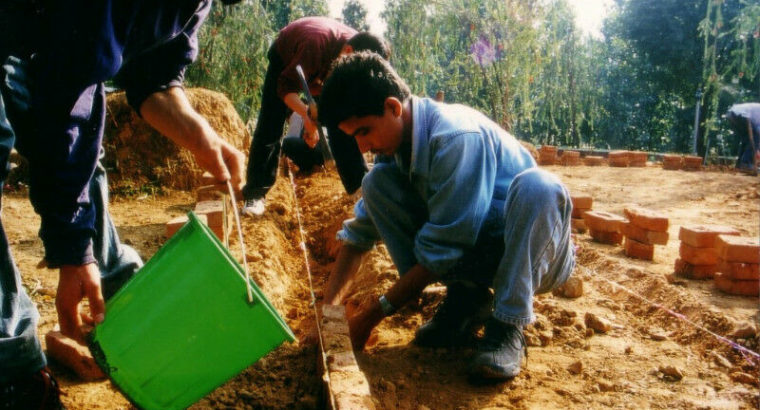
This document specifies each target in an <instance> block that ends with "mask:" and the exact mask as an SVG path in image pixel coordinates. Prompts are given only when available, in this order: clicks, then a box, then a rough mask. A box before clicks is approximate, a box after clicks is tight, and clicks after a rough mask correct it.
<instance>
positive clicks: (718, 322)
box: [3, 166, 760, 409]
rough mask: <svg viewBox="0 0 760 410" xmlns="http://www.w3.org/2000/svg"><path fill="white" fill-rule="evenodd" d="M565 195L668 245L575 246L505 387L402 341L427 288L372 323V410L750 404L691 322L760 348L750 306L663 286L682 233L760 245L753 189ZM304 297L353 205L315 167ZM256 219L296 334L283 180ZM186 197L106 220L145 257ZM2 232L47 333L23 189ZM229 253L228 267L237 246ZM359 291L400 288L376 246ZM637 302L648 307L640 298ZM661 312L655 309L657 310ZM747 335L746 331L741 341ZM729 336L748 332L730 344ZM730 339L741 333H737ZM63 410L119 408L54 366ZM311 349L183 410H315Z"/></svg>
mask: <svg viewBox="0 0 760 410" xmlns="http://www.w3.org/2000/svg"><path fill="white" fill-rule="evenodd" d="M548 169H549V170H550V171H551V172H554V173H556V174H557V175H559V176H560V178H561V179H562V180H563V181H564V182H565V183H566V184H567V185H568V187H569V188H570V190H571V191H574V192H575V191H578V192H586V193H589V194H591V195H592V196H593V197H594V199H595V203H594V209H598V210H605V211H610V212H615V213H620V212H621V211H622V207H623V206H624V205H625V204H626V203H630V202H635V203H638V204H639V205H642V206H645V207H649V208H652V209H657V210H660V211H663V212H664V213H666V214H667V215H668V216H669V217H670V222H671V228H670V230H669V233H670V240H669V241H668V244H667V245H665V246H658V247H657V250H656V251H655V260H654V261H652V262H647V261H638V260H634V259H629V258H626V257H625V256H624V255H623V253H622V248H620V247H615V246H609V245H601V244H597V243H594V242H592V241H591V240H590V238H589V237H588V236H587V235H578V236H576V243H577V244H578V245H579V251H578V266H579V267H578V269H577V270H576V272H575V273H574V275H577V276H578V277H581V278H583V280H584V295H583V296H582V297H580V298H577V299H566V298H560V297H557V296H553V295H551V294H547V295H540V296H538V297H536V299H535V303H534V306H535V311H536V313H537V319H538V320H537V322H536V323H535V324H533V325H531V326H529V327H528V328H527V329H526V335H527V337H528V341H529V344H530V346H529V349H528V360H527V362H526V364H525V366H524V370H523V372H522V373H521V374H520V375H519V376H518V377H517V378H515V379H514V380H512V381H510V382H508V383H503V384H498V385H490V386H476V385H471V384H469V383H468V381H467V378H466V377H465V376H464V369H465V365H466V360H467V357H468V355H469V354H470V352H469V351H467V350H446V349H436V350H428V349H420V348H417V347H415V346H413V345H411V344H410V341H411V339H412V338H413V335H414V330H415V329H416V328H417V326H419V324H421V323H423V322H424V321H425V320H427V319H428V318H429V317H430V316H432V314H433V312H434V310H435V304H436V303H437V302H438V301H439V300H440V299H441V297H442V294H441V292H435V291H434V292H426V293H425V294H424V295H423V296H422V297H421V298H420V299H419V301H417V302H416V303H413V304H411V306H407V307H405V308H403V309H401V311H400V312H399V313H398V314H396V315H394V316H393V317H390V318H388V319H386V320H384V321H383V322H382V323H381V324H380V326H379V327H378V329H377V332H376V340H375V341H374V344H372V345H371V346H368V347H367V349H366V350H365V351H363V352H360V353H357V358H358V360H359V364H360V366H361V368H362V370H363V371H364V372H365V374H366V376H367V378H368V380H369V382H370V387H371V390H372V394H373V397H374V399H375V401H376V405H377V407H378V408H383V409H395V408H400V409H425V408H429V409H460V408H461V409H479V408H606V407H620V408H684V409H687V408H689V409H690V408H726V409H733V408H757V406H758V397H759V396H758V392H759V390H758V385H757V380H758V375H759V372H758V363H757V362H756V361H753V360H751V358H750V357H745V356H743V355H742V354H740V353H739V352H738V351H737V350H736V349H733V348H732V347H730V346H729V345H728V344H726V343H724V342H721V341H719V340H718V339H716V338H715V337H713V336H711V335H710V334H708V333H706V332H705V331H704V330H699V329H698V328H696V327H694V326H693V325H692V324H689V323H687V322H685V321H684V320H682V319H679V318H676V317H673V316H672V315H671V314H668V313H667V312H666V311H665V310H663V309H662V308H668V309H671V310H672V311H675V312H678V314H681V315H683V316H682V318H683V319H688V320H689V321H690V322H692V323H693V324H694V325H697V326H699V327H701V328H703V329H706V330H709V331H711V332H713V333H715V334H718V335H722V336H725V337H727V338H728V339H730V340H731V341H733V342H736V343H738V344H739V345H741V346H744V347H746V348H748V349H751V350H752V351H754V352H757V351H758V335H757V323H758V300H757V299H756V298H744V297H737V296H729V295H725V294H723V293H721V292H719V291H717V290H715V289H714V288H713V286H712V284H711V282H710V281H694V280H687V279H682V278H678V277H673V276H672V275H670V274H671V273H672V271H673V261H674V260H675V258H676V256H677V254H678V243H679V241H678V239H677V236H678V235H677V232H678V227H679V226H681V225H684V224H687V223H720V224H725V225H730V226H734V227H736V228H737V229H739V230H740V231H741V232H742V235H746V236H751V235H755V236H757V235H759V234H760V227H759V226H758V223H757V221H759V220H760V209H758V206H757V203H758V198H760V191H759V188H760V185H758V181H757V179H755V178H751V177H748V176H743V175H740V174H734V173H730V172H696V173H689V172H683V171H663V170H661V169H659V168H656V167H651V166H650V167H647V168H643V169H614V168H607V167H603V168H588V167H549V168H548ZM296 184H297V188H296V192H297V194H298V198H299V202H300V204H301V211H302V212H303V216H304V218H303V221H304V229H305V232H306V238H307V245H308V249H309V252H310V254H311V256H312V258H311V270H312V274H313V275H314V284H315V288H316V290H317V296H318V297H319V296H320V294H321V288H322V286H323V284H324V281H325V279H326V276H327V274H328V273H329V271H330V269H331V267H332V263H333V261H332V260H331V258H330V257H329V256H327V251H326V250H327V247H328V244H329V242H331V241H333V240H334V239H333V237H334V233H335V231H336V230H337V229H338V228H339V226H340V223H341V221H342V220H343V219H345V218H346V217H347V216H349V215H350V214H351V212H352V206H353V202H354V199H355V198H350V197H348V196H346V195H345V194H344V193H343V190H342V187H341V185H340V182H339V180H338V178H337V176H335V175H333V174H324V173H321V172H317V173H314V174H312V175H308V176H307V175H298V176H297V177H296ZM268 198H269V207H268V210H267V213H266V214H265V215H264V217H263V218H260V219H256V220H253V219H244V221H243V223H244V236H245V241H246V246H247V249H248V261H249V263H250V267H251V272H252V273H253V275H254V278H255V280H256V282H257V283H258V285H259V286H260V287H261V288H262V290H263V291H264V293H265V294H266V295H267V296H268V298H269V299H270V300H271V301H272V303H273V305H274V306H275V307H276V308H277V310H278V311H279V312H280V313H281V314H282V315H283V317H285V320H286V321H287V323H288V325H289V326H290V327H291V328H292V329H293V330H294V332H295V333H296V335H297V336H302V335H303V334H304V333H305V332H308V331H309V330H310V329H311V326H312V325H313V320H314V316H313V308H312V307H311V306H310V303H309V302H310V295H309V290H308V280H307V274H306V270H305V266H304V262H303V260H304V259H303V254H302V253H301V250H300V241H301V239H300V235H299V232H298V223H297V218H296V214H295V206H294V199H293V195H292V188H291V185H290V181H289V180H288V179H287V178H286V177H284V176H282V175H281V176H280V177H279V178H278V181H277V184H276V185H275V187H274V189H273V190H272V192H271V193H270V195H269V197H268ZM194 202H195V201H194V198H193V197H192V196H191V195H190V194H188V193H184V192H174V191H171V192H169V193H168V194H167V195H163V196H139V197H116V198H114V200H113V203H112V205H111V210H112V213H113V216H114V219H115V221H116V225H117V226H118V228H119V232H120V234H121V236H122V239H123V240H124V241H125V242H126V243H128V244H131V245H132V246H134V247H135V248H136V249H137V250H138V251H139V252H140V253H141V255H142V256H143V257H144V258H146V259H147V258H148V257H150V256H151V255H152V254H154V253H155V252H156V251H157V250H158V248H159V247H160V245H161V244H162V243H163V242H164V241H165V239H164V238H163V229H164V227H163V224H164V223H165V222H166V221H167V220H169V219H170V218H171V217H173V216H176V215H180V214H182V213H185V212H187V211H188V210H190V209H192V207H193V204H194ZM3 205H4V209H3V223H4V225H5V227H6V230H7V231H8V235H9V239H10V241H11V246H12V249H13V250H14V257H15V258H16V260H17V262H18V264H19V266H20V268H21V271H22V277H23V281H24V285H25V286H26V287H27V289H28V290H29V291H30V294H31V295H32V298H33V300H34V301H35V302H36V303H37V305H38V307H39V310H40V312H41V325H40V329H39V332H40V334H41V335H42V334H44V333H46V332H47V331H49V330H51V329H52V328H53V326H54V325H55V324H56V318H55V307H54V295H55V290H54V289H55V283H56V281H57V277H56V276H57V275H56V273H55V272H54V271H48V270H43V269H37V268H36V267H35V265H36V263H37V262H38V261H39V259H40V258H41V256H42V252H41V243H40V241H39V239H38V238H37V237H36V226H38V224H39V220H38V219H37V218H36V215H34V214H33V211H32V210H31V207H30V206H29V204H28V199H27V198H26V195H25V194H24V193H23V192H19V193H16V194H11V195H8V196H6V197H4V198H3ZM230 247H231V250H232V253H233V255H235V256H236V257H238V258H240V257H241V255H240V252H239V250H238V249H239V247H238V244H237V243H236V240H235V236H233V237H232V241H231V246H230ZM359 274H360V277H361V278H362V281H361V283H362V286H361V287H360V288H358V289H355V292H354V294H353V296H352V297H351V298H350V299H349V300H348V301H347V305H348V307H349V310H350V308H351V307H352V306H353V305H355V304H356V303H358V302H359V301H361V300H363V299H364V298H365V297H367V296H369V295H376V294H379V293H381V292H383V290H384V289H385V288H387V287H388V286H390V284H391V283H392V282H393V281H394V280H395V279H396V278H397V274H396V271H395V268H394V266H393V264H392V262H391V261H390V259H389V257H388V255H387V252H386V251H385V250H384V247H383V246H382V245H380V246H378V248H377V249H376V250H375V251H373V252H372V253H371V254H370V255H369V257H368V258H367V259H366V261H365V263H364V265H363V267H362V269H361V271H360V273H359ZM643 299H646V301H644V300H643ZM658 305H659V306H660V307H658ZM587 313H591V314H594V315H596V316H597V317H601V318H604V319H606V320H608V321H609V322H610V323H611V324H612V328H611V330H610V331H609V332H607V333H595V332H593V331H591V332H590V331H589V329H587V328H586V325H585V323H584V316H585V315H586V314H587ZM747 329H749V330H747ZM741 330H745V332H744V334H741V332H740V331H741ZM737 335H738V336H737ZM52 368H53V370H54V372H55V374H56V375H57V376H58V377H59V379H60V381H61V384H62V386H63V389H64V391H65V392H66V394H67V395H66V396H65V397H64V402H65V404H66V405H67V406H68V407H69V408H72V409H84V408H105V409H115V408H127V407H129V403H128V402H127V401H126V399H124V397H123V396H121V394H120V393H119V392H118V390H117V389H115V388H114V386H113V385H111V383H110V382H107V381H106V382H99V383H83V382H81V381H79V380H77V379H76V378H75V377H74V376H73V375H72V374H71V373H69V372H68V371H67V370H66V369H64V368H62V367H60V366H58V365H57V364H55V363H52ZM319 377H320V376H319V375H318V374H317V370H316V348H315V347H314V346H303V345H300V344H298V343H293V344H285V345H283V346H281V347H280V348H278V349H276V350H275V351H274V352H272V353H271V354H269V355H268V356H266V357H264V358H263V359H261V360H260V361H259V362H257V363H256V364H254V365H253V366H251V367H250V368H248V369H247V370H245V371H244V372H243V373H241V374H240V375H238V376H237V377H235V378H234V379H232V380H231V381H229V382H228V383H226V384H225V385H224V386H222V387H220V388H218V389H217V390H215V391H214V392H212V393H211V394H209V395H208V396H207V397H205V398H204V399H202V400H201V401H199V402H198V403H197V404H196V405H195V406H194V407H193V408H198V409H200V408H322V407H323V406H324V395H323V391H322V383H321V380H320V378H319Z"/></svg>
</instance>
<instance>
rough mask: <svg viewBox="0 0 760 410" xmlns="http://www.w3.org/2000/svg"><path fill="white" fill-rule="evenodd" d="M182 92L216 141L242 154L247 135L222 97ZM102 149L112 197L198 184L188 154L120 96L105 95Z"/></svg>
mask: <svg viewBox="0 0 760 410" xmlns="http://www.w3.org/2000/svg"><path fill="white" fill-rule="evenodd" d="M186 93H187V96H188V98H189V100H190V103H191V105H192V106H193V108H195V110H196V111H198V112H199V113H200V114H201V115H202V116H203V117H204V118H206V120H208V122H209V124H211V127H212V128H214V130H216V132H217V133H218V134H219V136H221V137H222V138H224V139H225V140H227V141H229V142H230V143H232V144H233V145H234V146H236V147H237V148H239V149H241V150H243V151H247V149H248V145H249V143H250V140H251V137H250V134H249V132H248V130H247V128H246V126H245V124H244V123H243V121H242V120H241V119H240V117H239V116H238V114H237V112H236V111H235V108H234V107H233V106H232V103H231V102H230V101H229V100H228V99H227V97H226V96H225V95H224V94H222V93H218V92H215V91H209V90H205V89H202V88H193V89H188V90H186ZM103 147H104V148H105V151H106V156H105V160H104V161H105V166H106V168H107V169H108V177H109V179H110V186H111V189H112V190H114V191H116V192H126V193H133V192H136V191H139V190H141V189H144V187H146V186H154V187H162V188H173V189H181V190H188V189H191V188H193V187H195V186H198V185H199V181H200V176H201V174H202V173H203V171H202V170H201V169H200V168H199V167H198V166H197V165H196V163H195V160H194V159H193V156H192V154H190V152H189V151H188V150H186V149H183V148H180V147H178V146H176V145H175V144H174V143H172V142H171V141H170V140H169V139H167V138H165V137H163V136H162V135H160V134H159V133H158V132H156V131H155V130H154V129H153V128H151V127H150V125H148V124H147V123H146V122H145V121H143V119H142V118H140V117H139V116H138V115H137V113H135V111H134V110H133V109H132V108H131V107H130V106H129V104H127V98H126V96H125V95H124V93H123V92H118V93H113V94H110V95H109V96H108V117H107V119H106V130H105V137H104V140H103Z"/></svg>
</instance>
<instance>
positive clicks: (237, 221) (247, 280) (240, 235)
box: [227, 179, 253, 304]
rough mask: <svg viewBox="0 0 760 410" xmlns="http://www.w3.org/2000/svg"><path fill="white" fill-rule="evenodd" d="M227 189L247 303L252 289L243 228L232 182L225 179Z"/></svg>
mask: <svg viewBox="0 0 760 410" xmlns="http://www.w3.org/2000/svg"><path fill="white" fill-rule="evenodd" d="M227 189H228V190H229V191H230V198H231V199H232V201H231V202H232V213H233V215H235V224H236V225H237V231H238V241H239V242H240V251H241V252H243V270H244V271H245V290H246V292H247V293H248V303H251V304H252V303H253V290H252V289H251V275H250V274H249V273H248V258H246V255H245V242H243V228H242V227H241V226H240V214H239V213H238V207H237V201H236V200H235V191H234V190H233V189H232V183H230V180H229V179H228V180H227Z"/></svg>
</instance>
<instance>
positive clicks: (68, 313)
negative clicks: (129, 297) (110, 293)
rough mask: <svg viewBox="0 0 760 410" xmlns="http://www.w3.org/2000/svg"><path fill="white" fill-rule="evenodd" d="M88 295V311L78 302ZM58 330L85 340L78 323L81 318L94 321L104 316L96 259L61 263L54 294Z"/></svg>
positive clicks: (80, 340) (81, 320)
mask: <svg viewBox="0 0 760 410" xmlns="http://www.w3.org/2000/svg"><path fill="white" fill-rule="evenodd" d="M84 298H87V300H88V301H89V303H90V309H89V310H90V311H89V313H87V312H81V313H80V309H79V304H80V302H81V301H82V300H83V299H84ZM55 308H56V310H57V311H58V323H59V324H60V325H61V333H63V334H64V335H66V336H68V337H70V338H72V339H75V340H78V341H79V342H81V343H84V341H85V340H84V334H83V333H82V330H81V327H82V323H83V321H84V322H85V323H88V324H97V323H100V322H102V321H103V319H104V318H105V301H104V300H103V293H102V292H101V288H100V269H98V265H97V264H96V263H89V264H87V265H79V266H76V265H63V266H61V267H60V276H59V278H58V294H57V295H56V298H55Z"/></svg>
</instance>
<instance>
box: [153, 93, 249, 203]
mask: <svg viewBox="0 0 760 410" xmlns="http://www.w3.org/2000/svg"><path fill="white" fill-rule="evenodd" d="M140 114H141V115H142V116H143V118H144V119H145V121H147V122H148V124H150V125H151V126H152V127H153V128H155V129H156V130H157V131H158V132H160V133H162V134H163V135H165V136H166V137H167V138H169V139H170V140H172V141H174V142H175V143H176V144H177V145H179V146H181V147H183V148H187V149H188V150H190V152H192V153H193V155H194V156H195V160H196V161H197V162H198V165H200V166H201V168H203V169H205V170H207V171H208V172H210V173H211V174H212V175H214V177H215V178H216V179H217V180H219V181H227V180H229V181H231V182H232V186H233V188H234V189H235V191H236V192H238V191H239V190H240V189H241V187H242V183H243V169H244V164H245V162H244V161H245V157H244V155H243V153H241V152H240V151H238V150H237V148H235V147H234V146H232V145H231V144H230V143H228V142H227V141H225V140H223V139H221V138H220V137H219V135H217V133H216V131H214V129H213V128H211V125H209V123H208V121H206V119H205V118H203V116H201V115H200V114H198V112H197V111H195V110H194V109H193V107H192V106H191V105H190V102H189V101H188V99H187V96H186V95H185V91H184V90H183V89H182V88H181V87H171V88H169V89H166V90H162V91H158V92H155V93H153V94H151V95H150V96H148V98H146V99H145V101H144V102H143V103H142V105H141V106H140Z"/></svg>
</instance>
